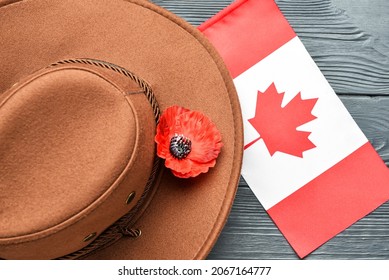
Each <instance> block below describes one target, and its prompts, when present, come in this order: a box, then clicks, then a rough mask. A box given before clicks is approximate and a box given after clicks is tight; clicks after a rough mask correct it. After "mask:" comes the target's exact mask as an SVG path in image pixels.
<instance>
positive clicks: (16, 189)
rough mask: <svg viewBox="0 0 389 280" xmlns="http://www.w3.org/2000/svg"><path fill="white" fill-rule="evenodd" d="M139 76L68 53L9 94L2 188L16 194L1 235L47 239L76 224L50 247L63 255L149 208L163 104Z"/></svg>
mask: <svg viewBox="0 0 389 280" xmlns="http://www.w3.org/2000/svg"><path fill="white" fill-rule="evenodd" d="M87 63H90V64H87ZM104 67H106V68H104ZM125 73H128V74H129V75H131V77H128V76H126V75H125ZM140 83H142V82H141V80H140V79H139V78H137V77H135V76H134V75H133V74H131V73H130V72H128V71H126V70H124V69H122V68H120V67H116V66H114V65H112V64H108V63H103V62H99V61H93V60H68V61H66V62H61V63H57V64H55V65H53V66H51V67H48V68H45V69H42V70H40V71H38V72H36V73H34V74H32V75H31V76H29V77H27V78H25V79H23V80H22V81H20V82H18V83H17V84H16V85H14V86H13V87H12V88H11V89H10V90H8V91H7V92H6V93H5V94H3V95H2V100H1V101H0V120H1V122H0V142H1V143H2V145H1V147H0V154H1V155H2V156H1V157H0V173H1V174H4V175H5V176H4V177H3V178H2V180H1V183H0V192H1V193H7V196H6V197H5V199H4V200H2V204H1V205H0V245H1V243H5V244H22V243H24V242H27V243H28V241H31V240H37V239H40V240H43V241H44V240H45V239H49V238H50V236H53V235H55V234H56V233H61V232H64V231H66V229H67V228H73V230H72V232H73V233H72V235H71V236H66V242H65V240H61V237H60V234H59V235H58V236H57V237H56V239H57V240H59V241H62V242H65V243H66V244H67V245H66V246H63V245H62V246H59V247H55V248H52V249H51V252H50V250H49V252H47V254H46V256H43V258H56V257H61V256H63V255H66V254H69V253H72V252H74V251H77V250H78V249H81V248H82V247H84V246H86V245H88V243H90V241H92V240H93V238H91V237H95V236H96V237H97V236H98V235H99V234H101V233H102V232H103V231H104V230H105V229H106V228H107V227H108V226H110V225H111V224H113V223H114V222H115V221H116V220H118V219H119V218H120V217H122V216H123V215H124V214H126V213H127V212H129V211H130V210H131V209H133V208H140V207H139V204H142V203H144V201H140V198H141V196H142V193H144V192H145V189H146V185H147V182H148V180H149V177H150V174H151V173H152V172H151V171H152V168H153V164H154V162H153V161H154V157H155V156H154V154H155V151H154V144H153V143H154V141H153V136H154V131H155V123H156V119H155V114H156V113H155V110H156V109H157V108H156V107H155V104H152V102H150V100H148V98H147V96H146V92H145V88H142V85H144V82H143V84H140ZM154 102H155V101H154ZM152 105H154V111H153V108H152ZM157 113H158V112H157ZM128 198H130V199H128ZM130 200H131V201H130ZM113 205H114V206H115V207H113ZM136 205H137V207H135V206H136ZM136 210H139V209H136ZM134 216H135V215H134ZM91 224H92V225H91ZM76 225H79V226H78V230H74V227H75V226H76ZM80 225H81V226H80ZM86 229H87V230H86ZM64 237H65V235H64ZM57 242H58V241H57ZM19 246H20V245H19ZM29 251H30V250H28V249H27V250H26V252H29ZM10 252H15V250H10ZM17 254H18V256H17V257H20V252H18V253H17ZM9 257H10V258H13V257H16V256H12V255H10V256H9ZM23 257H25V258H31V257H32V258H37V256H33V255H31V252H30V253H28V254H27V255H26V256H23ZM39 257H42V252H39Z"/></svg>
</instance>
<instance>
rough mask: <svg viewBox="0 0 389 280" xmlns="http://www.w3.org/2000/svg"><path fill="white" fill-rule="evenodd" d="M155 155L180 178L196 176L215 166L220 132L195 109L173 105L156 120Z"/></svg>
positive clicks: (219, 144)
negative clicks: (163, 160)
mask: <svg viewBox="0 0 389 280" xmlns="http://www.w3.org/2000/svg"><path fill="white" fill-rule="evenodd" d="M155 142H156V143H157V155H158V156H159V157H161V158H164V159H165V166H166V167H168V168H170V169H171V170H172V172H173V174H174V175H175V176H177V177H180V178H189V177H195V176H197V175H199V174H200V173H206V172H208V169H209V168H210V167H213V166H215V164H216V158H217V157H218V155H219V153H220V149H221V147H222V146H223V144H222V142H221V136H220V132H219V131H218V130H217V128H216V126H215V125H214V124H213V123H212V122H211V120H210V119H209V118H207V117H206V116H205V115H203V114H202V113H200V112H197V111H191V110H189V109H186V108H183V107H179V106H172V107H169V108H167V109H166V110H165V111H164V112H163V114H162V115H161V118H160V120H159V123H158V126H157V134H156V136H155Z"/></svg>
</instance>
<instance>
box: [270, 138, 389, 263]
mask: <svg viewBox="0 0 389 280" xmlns="http://www.w3.org/2000/svg"><path fill="white" fill-rule="evenodd" d="M361 163H363V164H361ZM388 181H389V173H388V172H387V167H386V165H385V164H384V163H383V161H382V160H381V158H380V157H379V156H378V154H377V153H376V152H375V150H374V148H373V147H372V146H371V144H370V143H366V144H365V145H363V146H362V147H361V148H359V149H358V150H356V151H355V152H354V153H352V154H351V155H349V156H348V157H346V158H345V159H343V160H342V161H340V162H338V163H337V164H336V165H334V166H333V167H332V168H330V169H328V170H327V171H325V172H324V173H323V174H322V175H320V176H318V177H316V178H315V179H314V180H312V181H311V182H309V183H308V184H306V185H305V186H304V187H302V188H300V189H299V190H297V191H296V192H294V193H293V194H291V195H290V196H288V197H286V198H285V199H284V200H282V201H281V202H279V203H277V204H276V205H275V206H273V207H272V208H270V209H268V213H269V215H270V216H271V218H272V219H273V220H275V221H277V225H278V227H279V229H280V230H281V231H282V233H283V234H284V236H285V237H286V239H287V240H288V241H289V243H291V244H293V248H294V250H295V251H296V252H297V254H298V255H299V256H300V257H305V256H306V255H308V254H309V253H310V252H311V251H313V250H314V249H316V248H317V247H318V246H320V245H322V244H323V243H325V242H326V241H328V240H329V239H331V238H332V237H333V236H334V235H336V234H338V233H339V232H341V231H343V230H344V229H345V228H347V227H349V226H350V225H351V224H353V223H354V222H355V221H356V220H359V219H361V218H362V217H364V216H365V215H367V214H368V213H370V212H371V211H372V209H375V208H376V207H378V206H379V205H381V204H382V203H384V202H385V201H386V200H387V199H388V195H387V194H388V193H389V192H388V190H389V185H388ZM366 186H370V188H369V191H368V192H367V190H366Z"/></svg>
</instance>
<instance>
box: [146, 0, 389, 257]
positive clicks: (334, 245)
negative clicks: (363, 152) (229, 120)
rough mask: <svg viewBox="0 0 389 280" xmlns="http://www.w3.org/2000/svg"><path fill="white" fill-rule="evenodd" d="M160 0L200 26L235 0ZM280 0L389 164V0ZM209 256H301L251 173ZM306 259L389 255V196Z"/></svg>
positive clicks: (330, 80) (325, 73) (281, 5)
mask: <svg viewBox="0 0 389 280" xmlns="http://www.w3.org/2000/svg"><path fill="white" fill-rule="evenodd" d="M259 1H260V0H259ZM153 2H154V3H156V4H158V5H160V6H163V7H165V8H167V9H169V10H170V11H172V12H174V13H175V14H177V15H179V16H181V17H183V18H185V19H186V20H187V21H189V22H190V23H192V24H193V25H199V24H200V23H202V22H203V21H205V20H206V19H208V18H209V17H211V16H212V15H214V14H216V13H217V12H218V11H220V10H221V9H223V8H224V7H226V6H227V5H228V4H230V3H231V2H232V1H230V0H213V1H211V0H166V1H163V0H159V1H158V0H155V1H153ZM276 2H277V4H278V5H279V7H280V9H281V11H282V12H283V14H284V15H285V17H286V18H287V19H288V21H289V23H290V24H291V25H292V27H293V28H294V30H295V31H296V33H297V34H298V36H299V37H300V39H301V40H302V42H303V43H304V45H305V47H306V48H307V50H308V52H309V53H310V55H311V56H312V58H313V59H314V60H315V62H316V63H317V65H318V66H319V68H320V70H321V71H322V72H323V74H324V75H325V77H326V78H327V80H328V81H329V83H330V84H331V86H332V87H333V88H334V90H335V92H336V93H337V94H338V95H339V97H340V98H341V100H342V101H343V103H344V104H345V106H346V108H347V109H348V110H349V112H350V113H351V115H352V116H353V118H354V119H355V121H356V122H357V123H358V125H359V126H360V128H361V129H362V130H363V132H364V133H365V134H366V136H367V137H368V139H369V140H370V141H371V143H372V144H373V146H374V147H375V148H376V150H377V151H378V153H379V154H380V156H381V157H382V158H383V160H384V161H385V163H386V164H387V165H389V46H388V43H389V18H388V17H387V15H388V14H389V4H388V2H387V1H386V0H371V1H368V0H333V2H331V1H330V0H278V1H276ZM336 4H337V5H339V6H340V7H341V8H338V7H337V6H336ZM358 23H359V24H358ZM364 28H365V29H364ZM369 31H370V33H369ZM208 258H209V259H298V257H297V255H296V254H295V253H294V251H293V249H292V248H291V247H290V246H289V244H288V243H287V241H286V240H285V238H284V237H283V236H282V234H281V233H280V232H279V230H278V229H277V227H276V226H275V225H274V223H273V222H272V220H271V219H270V218H269V216H268V215H267V214H266V211H265V210H264V209H263V207H262V206H261V204H260V203H259V202H258V200H257V199H256V197H255V196H254V195H253V193H252V192H251V190H250V188H249V187H248V186H247V184H246V183H245V182H244V180H243V179H241V182H240V184H239V188H238V193H237V196H236V199H235V202H234V205H233V208H232V211H231V214H230V216H229V219H228V221H227V224H226V226H225V228H224V230H223V232H222V234H221V236H220V238H219V239H218V242H217V243H216V245H215V247H214V248H213V250H212V251H211V253H210V255H209V257H208ZM306 259H389V202H387V203H385V204H383V205H382V206H381V207H379V208H378V209H377V210H375V211H374V212H372V213H371V214H369V215H368V216H366V217H365V218H363V219H361V220H360V221H358V222H357V223H355V224H354V225H352V226H351V227H349V228H348V229H346V230H345V231H343V232H342V233H340V234H339V235H337V236H336V237H334V238H333V239H331V240H330V241H328V242H327V243H325V244H324V245H323V246H321V247H320V248H319V249H317V250H316V251H314V252H313V253H312V254H310V255H309V256H308V257H306Z"/></svg>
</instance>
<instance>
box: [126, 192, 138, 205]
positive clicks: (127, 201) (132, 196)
mask: <svg viewBox="0 0 389 280" xmlns="http://www.w3.org/2000/svg"><path fill="white" fill-rule="evenodd" d="M135 194H136V192H131V193H130V194H129V195H128V196H127V199H126V204H130V203H131V202H132V201H133V200H134V198H135Z"/></svg>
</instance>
